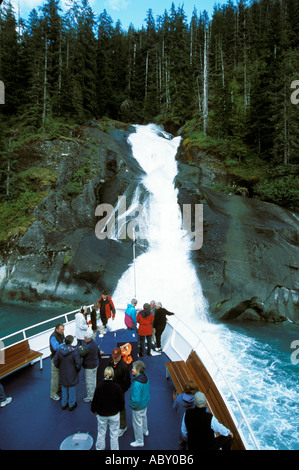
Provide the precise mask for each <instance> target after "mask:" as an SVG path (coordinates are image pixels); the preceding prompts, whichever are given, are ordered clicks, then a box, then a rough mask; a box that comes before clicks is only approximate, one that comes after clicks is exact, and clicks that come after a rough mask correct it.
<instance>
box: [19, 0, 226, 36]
mask: <svg viewBox="0 0 299 470" xmlns="http://www.w3.org/2000/svg"><path fill="white" fill-rule="evenodd" d="M11 2H12V4H13V5H14V7H15V11H16V13H18V8H19V6H20V10H21V13H20V15H21V17H22V18H24V19H27V17H28V14H29V13H30V11H31V10H32V9H33V8H38V7H39V6H42V5H43V4H44V1H43V0H11ZM67 3H68V0H60V4H61V6H62V7H63V6H65V5H66V4H67ZM173 3H174V4H175V7H176V9H177V8H178V7H179V6H183V7H184V11H185V14H186V15H187V21H188V23H189V22H190V20H191V16H192V12H193V9H194V7H196V9H197V12H198V13H200V12H202V11H204V10H206V11H207V12H208V14H209V18H211V17H212V13H213V7H214V5H215V4H218V3H219V4H221V5H223V4H226V3H227V0H185V1H176V0H174V2H173ZM89 4H90V6H91V7H92V9H93V11H94V12H95V13H96V15H98V14H100V13H102V11H103V10H104V9H106V10H107V13H108V14H109V15H110V16H111V17H112V19H113V21H114V24H115V23H116V22H117V20H118V19H119V20H120V21H121V23H122V27H123V29H124V30H128V27H129V25H130V23H133V25H134V27H135V29H140V28H141V27H142V24H143V23H144V19H145V17H146V12H147V10H148V9H149V8H151V9H152V11H153V16H154V19H156V18H157V16H159V15H163V13H164V11H165V10H167V11H168V12H169V11H170V8H171V4H172V0H89ZM18 5H19V6H18Z"/></svg>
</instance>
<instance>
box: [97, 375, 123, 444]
mask: <svg viewBox="0 0 299 470" xmlns="http://www.w3.org/2000/svg"><path fill="white" fill-rule="evenodd" d="M113 377H114V371H113V369H112V367H109V366H108V367H106V369H105V370H104V380H103V381H102V382H101V383H100V384H99V385H98V386H97V388H96V390H95V392H94V397H93V399H92V402H91V412H92V413H93V414H94V413H96V414H97V420H98V437H97V442H96V450H105V441H106V432H107V427H108V426H109V429H110V449H111V450H119V444H118V433H119V412H120V411H121V410H122V409H123V407H124V406H125V402H124V397H123V393H122V391H121V388H120V386H119V385H118V384H117V383H115V382H114V381H113Z"/></svg>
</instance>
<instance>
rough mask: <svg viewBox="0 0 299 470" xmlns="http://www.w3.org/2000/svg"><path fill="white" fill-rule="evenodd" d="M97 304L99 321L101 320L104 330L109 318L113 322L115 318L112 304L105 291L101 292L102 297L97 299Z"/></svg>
mask: <svg viewBox="0 0 299 470" xmlns="http://www.w3.org/2000/svg"><path fill="white" fill-rule="evenodd" d="M98 303H99V307H100V316H101V320H102V323H103V326H104V328H106V327H107V322H108V320H109V318H111V316H112V320H114V318H115V307H114V303H113V300H112V299H111V297H110V295H108V292H107V291H106V290H104V291H103V293H102V297H100V298H99V300H98Z"/></svg>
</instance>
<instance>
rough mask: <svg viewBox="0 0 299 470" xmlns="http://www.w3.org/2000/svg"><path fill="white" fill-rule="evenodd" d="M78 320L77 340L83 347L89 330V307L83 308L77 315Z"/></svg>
mask: <svg viewBox="0 0 299 470" xmlns="http://www.w3.org/2000/svg"><path fill="white" fill-rule="evenodd" d="M75 319H76V338H77V341H78V345H79V346H81V345H82V343H83V341H84V336H85V334H86V332H87V329H88V324H87V307H85V306H84V307H82V308H81V311H80V312H78V313H77V314H76V315H75Z"/></svg>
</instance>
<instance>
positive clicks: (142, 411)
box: [129, 361, 151, 447]
mask: <svg viewBox="0 0 299 470" xmlns="http://www.w3.org/2000/svg"><path fill="white" fill-rule="evenodd" d="M145 368H146V367H145V364H144V362H142V361H135V362H133V367H132V375H133V381H132V387H131V393H130V400H129V406H130V407H131V409H132V424H133V430H134V436H135V441H133V442H131V443H130V446H132V447H143V446H144V436H148V435H149V431H148V426H147V405H148V403H149V401H150V398H151V397H150V392H149V378H148V376H147V374H146V373H145Z"/></svg>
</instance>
